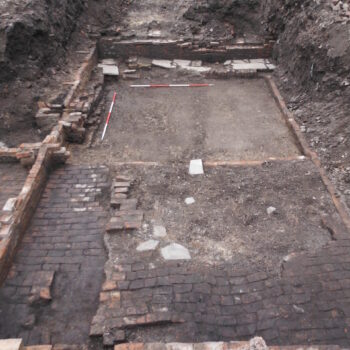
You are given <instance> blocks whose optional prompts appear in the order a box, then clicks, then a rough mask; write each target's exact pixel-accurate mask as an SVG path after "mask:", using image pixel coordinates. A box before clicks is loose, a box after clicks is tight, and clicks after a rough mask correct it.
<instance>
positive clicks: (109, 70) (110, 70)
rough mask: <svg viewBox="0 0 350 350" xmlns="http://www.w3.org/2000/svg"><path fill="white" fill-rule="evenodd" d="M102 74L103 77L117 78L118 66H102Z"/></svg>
mask: <svg viewBox="0 0 350 350" xmlns="http://www.w3.org/2000/svg"><path fill="white" fill-rule="evenodd" d="M102 69H103V74H104V75H112V76H119V68H118V66H112V65H108V64H105V65H102Z"/></svg>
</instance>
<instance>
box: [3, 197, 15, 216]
mask: <svg viewBox="0 0 350 350" xmlns="http://www.w3.org/2000/svg"><path fill="white" fill-rule="evenodd" d="M16 201H17V197H15V198H9V199H8V200H7V201H6V203H5V205H4V207H3V208H2V211H6V212H10V213H11V212H13V211H14V209H15V205H16Z"/></svg>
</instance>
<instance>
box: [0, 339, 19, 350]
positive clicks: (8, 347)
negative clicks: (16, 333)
mask: <svg viewBox="0 0 350 350" xmlns="http://www.w3.org/2000/svg"><path fill="white" fill-rule="evenodd" d="M0 350H23V341H22V339H0Z"/></svg>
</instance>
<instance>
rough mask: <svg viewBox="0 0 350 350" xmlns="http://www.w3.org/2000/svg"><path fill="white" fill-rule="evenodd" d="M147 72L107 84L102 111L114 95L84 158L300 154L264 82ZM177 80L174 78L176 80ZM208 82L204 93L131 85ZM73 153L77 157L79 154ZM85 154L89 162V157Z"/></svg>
mask: <svg viewBox="0 0 350 350" xmlns="http://www.w3.org/2000/svg"><path fill="white" fill-rule="evenodd" d="M181 74H183V73H180V74H179V73H178V72H177V73H169V72H168V71H166V70H162V69H152V71H151V72H150V73H146V74H144V76H143V77H142V79H138V80H135V81H132V82H130V81H125V80H121V81H120V82H118V83H113V82H110V83H108V85H107V86H106V94H105V101H104V102H103V104H102V108H101V109H102V110H104V111H105V113H107V112H108V108H109V107H108V103H109V101H111V100H112V98H113V93H114V92H117V101H116V108H115V109H114V111H113V114H112V117H111V121H110V124H109V129H108V131H107V134H106V137H105V139H104V141H103V142H102V141H101V134H102V130H103V127H104V123H102V124H101V126H100V129H99V130H98V131H97V133H96V134H95V139H94V141H93V144H92V147H91V148H90V150H89V151H88V152H87V153H86V155H85V154H84V153H83V154H80V152H79V148H78V149H77V152H78V153H75V152H74V148H73V152H74V154H75V155H77V156H78V157H82V156H83V157H88V158H87V159H86V160H88V161H91V162H94V161H99V162H101V161H102V162H107V163H109V164H113V163H115V162H118V161H146V162H171V161H178V162H188V161H189V160H191V159H197V158H201V159H203V160H211V161H220V160H221V161H222V160H265V159H268V158H269V157H274V158H286V157H296V156H298V155H300V153H299V150H298V148H297V146H296V143H295V140H294V139H293V136H292V135H291V134H290V132H289V130H288V128H287V126H286V124H285V121H284V119H283V116H282V114H281V112H280V110H279V108H278V106H277V105H276V103H275V101H274V99H273V96H272V94H271V92H270V90H269V88H268V86H267V84H266V82H265V81H264V79H230V80H218V79H212V80H208V79H203V78H199V77H193V76H191V75H186V74H184V75H185V76H181ZM179 75H180V76H179ZM169 82H170V83H177V84H181V83H188V82H201V83H209V84H213V86H210V87H203V88H187V89H186V88H178V89H176V88H173V89H147V88H145V89H143V88H140V89H139V88H132V87H130V85H132V84H149V83H161V84H162V83H163V84H164V83H169ZM78 154H79V155H78ZM89 155H90V157H89Z"/></svg>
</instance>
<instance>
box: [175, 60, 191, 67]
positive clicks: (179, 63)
mask: <svg viewBox="0 0 350 350" xmlns="http://www.w3.org/2000/svg"><path fill="white" fill-rule="evenodd" d="M173 62H174V64H176V65H177V66H179V67H188V66H189V65H190V64H191V61H188V60H174V61H173Z"/></svg>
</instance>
